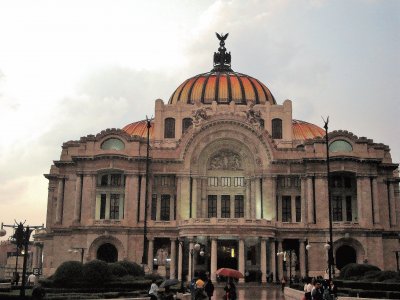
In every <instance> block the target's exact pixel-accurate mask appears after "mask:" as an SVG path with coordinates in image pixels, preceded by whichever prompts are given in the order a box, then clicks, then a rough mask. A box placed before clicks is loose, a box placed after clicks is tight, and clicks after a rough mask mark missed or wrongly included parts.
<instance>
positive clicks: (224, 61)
mask: <svg viewBox="0 0 400 300" xmlns="http://www.w3.org/2000/svg"><path fill="white" fill-rule="evenodd" d="M215 34H216V35H217V38H218V39H219V48H218V52H214V69H213V71H216V72H221V71H231V72H232V69H231V53H230V52H226V48H225V40H226V39H227V38H228V35H229V33H227V34H225V35H224V34H223V33H221V34H219V33H217V32H216V33H215Z"/></svg>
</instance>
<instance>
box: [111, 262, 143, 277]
mask: <svg viewBox="0 0 400 300" xmlns="http://www.w3.org/2000/svg"><path fill="white" fill-rule="evenodd" d="M116 264H119V265H121V266H122V267H124V268H125V270H126V271H127V272H128V274H129V275H132V276H144V271H143V268H142V267H141V266H140V265H138V264H137V263H135V262H131V261H127V260H122V261H118V262H116Z"/></svg>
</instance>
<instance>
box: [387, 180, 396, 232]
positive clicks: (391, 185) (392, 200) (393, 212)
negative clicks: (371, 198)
mask: <svg viewBox="0 0 400 300" xmlns="http://www.w3.org/2000/svg"><path fill="white" fill-rule="evenodd" d="M388 187H389V197H390V212H389V213H390V221H391V224H390V225H391V226H396V225H397V214H396V211H397V207H396V198H395V197H396V196H395V194H394V183H393V182H390V183H389V186H388Z"/></svg>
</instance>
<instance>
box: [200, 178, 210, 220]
mask: <svg viewBox="0 0 400 300" xmlns="http://www.w3.org/2000/svg"><path fill="white" fill-rule="evenodd" d="M200 217H202V218H207V217H208V213H207V178H201V216H200Z"/></svg>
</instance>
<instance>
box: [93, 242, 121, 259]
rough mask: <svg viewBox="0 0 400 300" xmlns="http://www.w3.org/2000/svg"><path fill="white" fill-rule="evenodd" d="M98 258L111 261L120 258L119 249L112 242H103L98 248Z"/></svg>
mask: <svg viewBox="0 0 400 300" xmlns="http://www.w3.org/2000/svg"><path fill="white" fill-rule="evenodd" d="M97 259H100V260H103V261H105V262H108V263H111V262H116V261H117V260H118V250H117V248H115V246H114V245H112V244H110V243H106V244H103V245H101V246H100V247H99V249H97Z"/></svg>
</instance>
